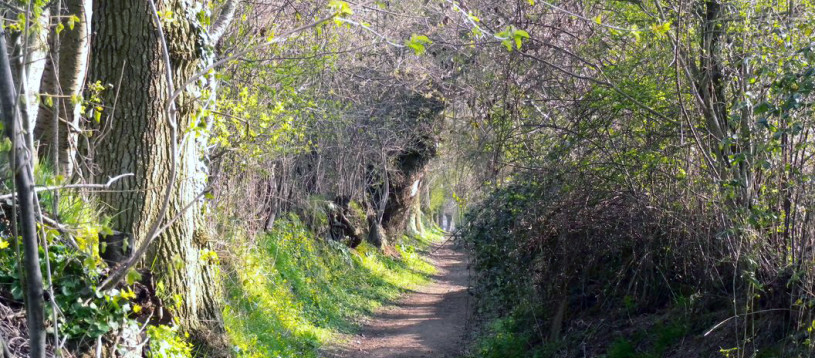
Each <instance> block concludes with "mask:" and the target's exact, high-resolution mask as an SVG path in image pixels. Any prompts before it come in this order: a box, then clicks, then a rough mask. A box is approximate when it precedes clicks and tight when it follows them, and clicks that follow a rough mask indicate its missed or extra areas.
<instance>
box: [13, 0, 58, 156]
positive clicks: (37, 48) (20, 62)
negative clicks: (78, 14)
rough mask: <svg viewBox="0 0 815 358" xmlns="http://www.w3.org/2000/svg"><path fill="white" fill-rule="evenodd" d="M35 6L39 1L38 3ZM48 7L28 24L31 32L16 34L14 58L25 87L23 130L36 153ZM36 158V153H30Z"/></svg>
mask: <svg viewBox="0 0 815 358" xmlns="http://www.w3.org/2000/svg"><path fill="white" fill-rule="evenodd" d="M35 6H36V5H35ZM49 17H50V11H49V9H47V8H46V9H43V11H42V13H41V15H40V17H39V18H37V19H35V21H36V22H37V24H33V23H31V24H29V25H28V26H29V28H28V34H27V35H28V36H27V37H26V33H25V30H22V32H19V33H17V34H15V36H14V38H15V42H16V43H15V45H16V48H17V51H16V53H15V54H14V55H15V58H16V60H15V61H12V62H11V70H12V73H13V76H16V78H15V83H17V86H16V90H18V91H19V90H22V99H21V101H20V102H21V103H22V104H23V105H22V106H20V113H21V114H22V117H21V119H22V121H23V130H24V131H25V143H26V147H28V148H30V149H31V150H32V151H34V152H35V154H36V147H34V129H35V127H36V124H37V114H38V112H39V108H40V102H39V95H40V82H41V80H42V74H43V71H44V70H45V63H46V61H45V59H46V57H47V56H48V31H46V29H47V28H48V19H49ZM31 159H32V160H34V159H36V155H35V156H32V157H31Z"/></svg>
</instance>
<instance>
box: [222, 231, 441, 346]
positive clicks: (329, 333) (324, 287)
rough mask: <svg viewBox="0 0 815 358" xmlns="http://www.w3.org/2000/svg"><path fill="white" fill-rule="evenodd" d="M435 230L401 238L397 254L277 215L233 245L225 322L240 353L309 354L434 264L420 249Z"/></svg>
mask: <svg viewBox="0 0 815 358" xmlns="http://www.w3.org/2000/svg"><path fill="white" fill-rule="evenodd" d="M440 238H441V235H440V234H439V233H438V232H432V233H431V232H428V233H427V234H425V235H423V236H422V237H414V238H408V237H405V238H403V239H402V242H401V243H398V244H397V245H396V251H397V252H398V253H399V255H398V257H390V256H386V255H384V254H382V253H381V252H380V251H379V250H376V249H375V248H373V247H371V246H369V245H368V244H367V243H362V244H361V245H360V246H358V247H357V248H356V249H349V248H348V247H346V246H345V245H342V244H341V243H337V242H334V241H330V240H328V241H325V240H317V239H315V238H314V237H313V234H312V233H311V232H310V231H309V230H308V229H307V228H306V226H305V225H303V224H302V223H301V222H300V221H299V220H298V219H297V217H295V216H290V217H289V218H287V219H285V220H278V222H277V223H276V224H275V227H274V229H273V230H272V231H271V232H270V233H268V234H266V235H264V236H261V237H259V238H257V240H258V242H257V243H256V245H246V246H244V247H245V248H243V249H237V250H236V252H235V254H234V255H235V256H234V267H233V270H231V271H232V272H231V275H230V278H229V279H228V280H227V292H228V300H229V302H228V305H227V307H226V308H225V310H224V313H225V314H224V320H225V323H226V329H227V332H228V335H229V337H230V339H231V340H232V342H233V344H234V348H235V351H236V352H235V353H236V354H237V355H238V356H241V357H278V356H279V357H289V356H305V357H315V356H317V355H318V349H319V347H320V346H322V345H323V344H325V343H327V342H328V341H329V340H331V339H332V338H337V337H338V334H340V333H351V332H353V331H354V330H355V329H356V324H355V322H356V320H357V319H358V318H359V317H361V316H363V315H366V314H370V313H372V312H373V310H375V309H376V308H377V307H379V306H381V305H382V304H383V303H385V302H387V301H389V300H393V299H395V298H396V297H398V296H399V295H400V294H401V293H403V292H405V290H408V289H411V288H414V287H417V286H419V285H422V284H425V283H427V282H428V280H429V275H431V274H433V273H434V270H435V268H434V267H433V266H432V265H431V264H430V263H428V262H427V261H425V260H424V259H423V258H422V256H421V251H422V249H423V248H425V247H427V246H428V244H429V243H430V242H433V241H436V240H439V239H440Z"/></svg>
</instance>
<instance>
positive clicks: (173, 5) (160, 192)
mask: <svg viewBox="0 0 815 358" xmlns="http://www.w3.org/2000/svg"><path fill="white" fill-rule="evenodd" d="M185 4H187V3H186V2H184V1H181V0H169V1H162V2H160V3H158V4H157V6H158V10H159V11H171V12H172V14H173V19H172V21H166V20H163V23H162V26H163V28H164V32H165V34H166V37H167V44H168V47H169V52H170V61H171V67H172V68H171V69H170V71H172V75H173V81H174V82H175V83H174V85H173V86H174V87H175V88H179V87H180V86H182V84H183V83H184V82H185V81H187V80H188V79H189V78H190V77H191V76H192V75H193V73H195V71H196V70H197V68H198V64H199V57H198V54H199V53H200V49H198V48H197V46H196V39H197V36H198V34H199V31H201V29H199V28H196V27H194V26H193V25H192V23H191V22H190V21H187V20H186V19H185V18H184V16H185V15H184V14H186V13H187V12H186V9H184V6H186V5H185ZM193 16H194V15H193ZM92 26H93V28H94V33H95V37H94V41H93V43H92V53H93V56H92V60H91V66H90V76H89V78H90V80H92V81H96V80H100V81H101V82H102V83H103V84H113V85H118V84H119V83H120V82H119V78H120V76H121V79H122V80H121V84H120V85H118V88H113V89H109V90H107V91H105V93H104V100H105V104H106V105H107V107H106V108H105V113H103V115H102V119H101V121H100V123H99V125H98V128H97V129H98V130H99V133H98V134H97V135H98V137H100V138H99V139H97V141H98V142H97V143H96V146H97V147H96V148H97V150H96V152H95V153H93V154H94V162H95V164H96V166H97V167H98V172H97V173H95V176H96V179H97V180H99V181H102V182H103V181H105V180H106V179H107V177H108V176H112V175H118V174H121V173H133V174H135V175H134V176H132V177H129V178H127V179H126V180H122V181H120V183H121V184H119V186H118V188H117V189H119V190H117V191H114V192H109V193H104V194H103V195H102V196H101V199H102V201H103V202H104V204H105V205H106V206H107V207H109V208H110V210H109V213H110V214H113V215H114V217H113V220H112V221H111V224H112V226H113V229H115V230H119V231H122V232H128V233H132V234H133V237H134V241H135V245H137V246H138V245H140V243H141V242H143V241H144V240H146V239H147V238H146V237H145V235H147V233H148V230H149V227H150V225H151V224H152V223H153V222H154V221H155V220H156V218H157V216H158V215H159V211H160V209H161V207H162V201H163V196H164V193H165V189H166V187H167V185H168V183H169V182H170V180H171V179H170V175H171V174H170V173H171V171H172V170H171V169H172V156H173V153H172V150H171V140H172V137H171V127H170V125H169V124H168V118H167V114H166V113H165V110H164V108H165V106H166V105H167V98H168V91H167V87H168V83H167V80H166V77H165V73H166V72H165V71H166V70H167V69H166V68H165V66H164V62H163V60H162V58H163V57H162V56H163V54H162V47H161V42H160V39H159V37H158V35H157V33H156V24H155V23H154V21H153V15H152V12H151V10H150V5H149V2H148V1H146V0H138V1H97V2H95V3H94V6H93V17H92ZM188 90H189V89H188ZM117 94H118V98H117V97H116V95H117ZM191 97H192V96H191V95H189V94H188V93H187V92H186V91H185V93H183V94H182V95H181V96H180V97H179V98H178V99H177V100H176V106H177V109H178V113H177V116H176V118H177V120H178V128H179V131H180V132H179V136H178V143H177V145H178V163H177V167H176V175H177V177H176V180H175V185H174V188H173V191H172V195H171V199H170V206H169V208H168V211H167V214H166V216H165V218H164V222H167V221H169V220H170V219H171V218H174V217H178V220H176V221H175V222H174V223H173V224H172V225H170V226H169V228H168V229H167V230H166V231H164V232H163V233H162V234H161V236H160V237H159V238H158V239H157V240H156V242H154V243H153V244H152V246H151V247H150V250H148V253H147V255H146V257H145V258H144V259H143V261H142V262H143V266H144V267H145V268H147V269H150V270H151V271H152V274H153V277H154V278H155V280H156V282H160V283H161V286H163V287H165V288H166V291H167V292H163V293H160V294H162V296H164V297H170V298H172V297H180V298H181V299H180V302H165V305H166V306H168V307H167V308H169V309H170V310H171V311H172V314H173V315H174V316H175V317H176V318H178V319H179V322H180V323H181V325H182V326H183V327H184V328H186V329H188V330H189V331H191V332H192V333H193V334H195V335H197V336H198V338H204V337H207V339H210V337H212V335H211V334H210V333H216V334H217V335H220V333H221V331H222V324H221V320H220V307H219V305H218V303H217V301H218V299H217V298H218V297H217V296H218V295H219V293H218V289H219V287H220V285H219V284H218V282H217V280H216V279H217V277H216V275H215V273H216V272H217V262H212V260H206V259H203V258H202V255H201V254H202V253H203V252H205V250H208V245H209V243H208V239H207V235H206V232H205V231H204V229H203V225H201V224H202V223H201V222H200V220H201V216H200V214H201V212H200V211H201V210H200V206H199V205H193V206H192V207H191V208H189V209H188V210H183V207H184V206H186V205H188V204H189V203H191V202H193V201H194V200H195V197H196V196H197V195H198V191H199V190H200V186H201V185H200V184H201V183H202V181H203V179H202V176H203V173H201V167H200V162H199V152H198V149H197V145H196V141H195V139H194V135H190V136H185V133H184V130H186V129H187V128H189V127H190V125H191V121H192V120H193V117H194V115H193V114H194V111H195V108H194V104H193V100H192V99H191ZM114 101H115V103H116V106H115V112H114V108H113V107H112V104H113V103H114ZM185 137H187V138H186V139H185ZM171 300H172V299H171ZM208 343H210V344H212V341H210V342H208Z"/></svg>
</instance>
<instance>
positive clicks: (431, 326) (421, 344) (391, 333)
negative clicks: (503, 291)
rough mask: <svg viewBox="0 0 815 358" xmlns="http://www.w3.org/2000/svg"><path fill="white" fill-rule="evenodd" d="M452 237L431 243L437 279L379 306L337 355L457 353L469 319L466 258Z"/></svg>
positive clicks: (396, 357)
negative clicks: (378, 309) (391, 303)
mask: <svg viewBox="0 0 815 358" xmlns="http://www.w3.org/2000/svg"><path fill="white" fill-rule="evenodd" d="M452 241H453V240H447V241H445V242H444V243H442V244H439V245H437V246H433V247H432V248H431V252H432V254H431V255H430V258H431V260H432V262H433V263H434V264H435V266H436V268H437V272H436V275H435V276H433V281H432V283H431V284H429V285H427V286H423V287H420V288H418V289H417V290H415V291H412V292H411V293H409V294H407V295H406V296H405V297H403V298H402V299H401V300H399V301H398V302H397V303H396V304H395V305H393V306H388V307H384V308H383V309H381V310H380V311H378V312H377V313H376V314H375V315H374V317H373V318H371V320H370V321H369V322H367V323H366V324H365V325H364V326H363V328H362V330H361V332H360V333H359V334H357V335H354V336H352V337H350V338H351V339H350V341H349V342H347V343H345V344H344V345H343V346H342V347H339V349H338V351H336V352H333V354H331V356H333V357H336V358H385V357H388V358H408V357H411V358H414V357H434V358H437V357H447V358H452V357H458V356H459V355H460V354H461V351H462V349H463V348H464V347H463V334H464V331H465V325H466V322H467V314H468V312H469V308H468V294H467V279H468V270H467V260H466V255H465V254H464V253H463V252H462V250H459V249H456V248H455V247H454V244H453V242H452Z"/></svg>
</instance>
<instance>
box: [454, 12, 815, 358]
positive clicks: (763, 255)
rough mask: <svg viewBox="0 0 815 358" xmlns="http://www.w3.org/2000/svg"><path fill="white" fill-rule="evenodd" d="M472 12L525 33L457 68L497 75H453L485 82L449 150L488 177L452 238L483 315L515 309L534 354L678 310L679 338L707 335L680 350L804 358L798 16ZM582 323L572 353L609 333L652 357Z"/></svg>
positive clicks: (807, 279) (802, 50) (807, 280)
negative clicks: (685, 331)
mask: <svg viewBox="0 0 815 358" xmlns="http://www.w3.org/2000/svg"><path fill="white" fill-rule="evenodd" d="M480 9H482V11H483V12H482V13H480V14H481V20H482V23H484V24H485V25H484V26H485V27H486V26H488V25H486V24H493V23H494V24H502V25H501V26H503V24H508V25H510V24H511V25H512V26H515V27H517V28H519V29H524V30H526V31H527V32H528V33H529V37H530V40H529V42H524V43H523V47H521V48H520V49H517V48H516V49H515V50H514V51H512V52H509V53H505V54H503V55H496V54H492V55H486V54H485V53H480V54H479V55H480V56H475V60H473V61H478V62H477V63H479V64H481V66H479V67H487V66H496V67H497V68H498V69H500V70H493V71H490V72H489V73H484V72H478V71H471V72H469V73H468V75H469V78H468V81H467V82H466V83H467V84H468V85H473V83H478V84H481V85H482V86H483V87H481V88H482V89H483V90H482V91H477V92H476V93H475V94H474V95H473V96H471V97H470V98H471V99H470V102H469V103H468V106H467V112H466V115H465V118H467V119H468V120H469V121H470V122H471V124H472V126H473V127H475V128H477V129H476V130H474V131H470V132H469V133H470V135H471V136H472V138H474V139H475V140H474V141H471V143H470V144H469V145H468V146H467V147H465V148H472V149H471V150H468V152H470V153H477V154H478V155H477V156H474V157H475V158H476V160H477V161H478V164H477V165H471V167H473V168H482V167H483V162H484V161H488V163H489V164H490V165H491V168H492V169H493V170H492V172H488V173H486V175H484V172H483V171H481V169H478V170H476V171H474V174H479V175H480V181H482V182H487V183H488V185H489V187H490V188H494V189H490V190H494V191H493V193H492V194H490V195H488V196H487V197H486V198H484V199H482V200H480V201H477V202H478V204H477V205H476V206H475V208H474V209H473V210H472V211H471V214H470V216H469V226H468V227H467V228H466V229H465V230H464V231H463V232H462V235H463V236H464V238H465V239H466V241H468V242H469V243H470V244H471V245H472V247H473V249H474V252H475V258H476V259H477V260H478V262H477V264H476V266H477V267H478V271H479V274H478V281H477V282H478V284H477V287H478V288H479V295H480V297H481V298H482V300H481V301H482V309H485V310H488V311H494V313H497V315H498V316H504V317H508V316H510V315H508V314H507V313H508V312H511V311H513V310H520V311H522V312H525V313H522V314H521V316H523V317H524V320H523V322H524V323H521V324H519V326H520V327H523V326H524V325H525V324H529V325H530V326H532V327H536V328H531V329H530V328H529V327H526V328H522V329H521V331H527V332H529V333H530V334H531V336H532V338H530V339H531V342H532V343H529V344H532V345H537V346H539V347H540V346H541V343H542V342H548V343H547V344H549V343H551V344H552V345H553V346H556V345H557V342H560V337H561V331H562V330H563V331H564V332H570V331H572V330H574V329H576V328H575V327H576V325H577V326H579V325H580V322H581V320H590V321H591V318H587V317H598V313H600V312H603V313H604V314H611V317H609V318H611V319H612V320H613V317H614V315H613V312H619V314H620V316H621V317H627V316H629V315H633V314H645V313H648V314H652V316H651V323H650V324H653V323H654V321H658V320H664V319H665V317H664V316H662V315H659V314H666V312H668V308H670V307H675V306H677V305H680V303H682V302H685V303H686V302H688V301H690V302H693V304H691V305H690V307H686V309H687V311H686V312H687V313H689V314H695V315H696V316H695V318H696V319H697V320H695V321H694V322H693V323H694V324H695V325H694V326H693V327H691V328H692V329H691V331H690V332H689V333H692V337H699V336H700V335H701V334H702V333H705V329H710V328H713V327H715V328H716V329H715V330H713V332H711V334H712V336H709V337H708V338H707V339H699V340H698V342H697V340H694V343H693V345H694V346H695V347H696V349H698V351H696V353H695V354H714V353H715V352H717V351H718V350H719V349H720V348H722V349H725V348H726V349H731V348H732V350H731V351H730V354H738V355H752V354H755V352H760V351H762V350H764V349H768V347H775V348H773V349H776V348H778V347H784V348H779V349H780V350H778V351H775V352H777V353H775V354H782V355H784V354H786V355H791V354H794V353H792V351H795V350H796V349H801V351H800V352H804V351H807V350H808V349H809V343H808V342H809V341H808V340H806V339H805V336H807V335H808V334H807V333H801V332H806V331H807V328H806V327H809V325H810V323H811V317H810V308H809V304H808V303H807V302H810V301H811V298H812V297H811V292H812V284H813V282H812V270H811V267H810V266H811V265H810V262H811V260H812V257H811V250H810V248H811V247H812V242H811V237H812V236H811V232H812V229H813V226H812V223H811V220H810V214H809V208H810V206H811V199H812V197H811V190H810V185H811V181H810V175H811V173H812V169H813V167H812V163H811V162H810V152H811V149H809V147H810V142H811V140H810V138H809V129H808V128H809V126H810V125H811V121H812V111H811V102H812V90H813V80H812V76H813V68H812V60H813V57H812V56H813V52H812V47H811V46H812V44H811V38H810V35H808V34H811V32H812V29H811V17H812V16H813V9H812V8H811V7H810V5H809V4H803V3H802V4H790V3H787V4H769V3H755V2H752V3H743V2H738V1H736V2H733V1H728V2H718V1H705V2H678V3H677V2H661V1H655V2H637V3H627V2H615V3H576V2H564V3H560V4H557V5H554V4H547V3H543V4H539V5H536V6H530V5H529V4H520V3H519V4H515V6H510V7H508V8H504V7H481V8H480ZM494 26H499V25H494ZM508 47H513V48H514V47H515V46H514V44H509V45H508ZM493 56H498V57H501V58H502V59H503V61H495V60H494V57H493ZM496 88H498V90H495V89H496ZM490 89H493V90H490ZM474 109H475V110H474ZM472 143H475V144H476V146H475V148H473V144H472ZM465 150H466V149H465ZM518 272H522V273H523V274H521V275H516V273H518ZM682 305H684V303H682ZM530 312H532V313H530ZM592 313H593V315H592ZM658 313H659V314H658ZM709 313H714V314H712V315H710V316H706V314H709ZM657 317H659V318H657ZM719 322H722V323H723V325H721V326H717V323H719ZM597 324H599V327H598V328H597V329H599V331H600V332H608V333H610V336H611V338H609V339H608V342H606V344H603V343H602V342H599V343H598V342H594V343H589V347H588V348H586V349H585V350H584V352H589V353H588V354H589V355H592V354H601V353H606V352H611V350H608V351H606V349H609V348H608V346H612V348H613V347H614V345H612V344H611V342H610V341H613V340H614V339H616V338H617V337H615V335H614V333H613V332H615V331H617V332H620V331H622V333H617V335H619V336H623V338H621V339H625V340H630V341H632V342H633V343H631V344H632V346H631V347H630V348H632V352H631V354H634V351H636V352H639V353H643V354H644V353H647V352H648V351H649V349H650V348H653V347H652V346H651V347H650V348H649V345H650V343H649V342H648V339H643V338H641V337H640V338H637V336H636V335H632V334H630V333H625V332H626V331H631V330H644V331H648V330H649V328H648V327H650V326H649V325H648V324H645V323H642V322H639V323H636V322H632V323H631V324H629V325H628V328H626V327H620V326H617V325H615V324H613V323H612V324H608V323H597ZM623 326H625V325H623ZM631 327H633V328H631ZM794 332H799V333H800V334H798V335H796V333H794ZM646 336H647V334H646ZM711 337H713V338H711ZM784 337H788V338H789V337H794V338H789V339H786V338H784ZM587 339H589V341H590V342H591V338H587ZM600 341H602V340H600ZM571 342H572V343H574V341H571ZM714 342H715V343H714ZM780 342H783V343H780ZM521 344H522V345H523V344H525V343H521ZM671 344H674V343H671ZM671 347H672V349H674V350H673V351H672V352H676V349H677V348H676V347H675V346H671ZM791 347H797V348H791ZM493 348H494V347H493ZM550 348H551V347H550ZM682 349H685V348H680V349H678V350H679V351H681V350H682ZM554 350H555V351H558V350H560V352H561V353H563V352H567V351H571V352H574V351H576V350H578V348H575V347H573V346H571V345H570V344H566V345H565V346H563V347H562V348H559V349H558V348H554ZM592 352H593V353H592ZM651 352H652V353H653V352H654V351H651ZM781 352H783V353H781ZM498 354H500V353H498ZM656 354H663V353H656ZM795 354H806V353H795Z"/></svg>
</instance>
